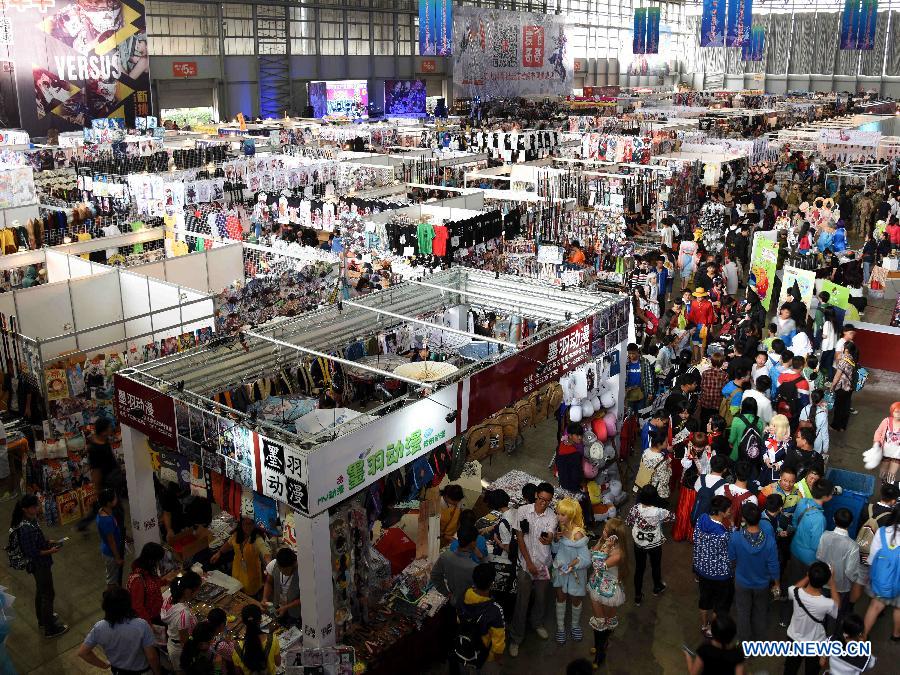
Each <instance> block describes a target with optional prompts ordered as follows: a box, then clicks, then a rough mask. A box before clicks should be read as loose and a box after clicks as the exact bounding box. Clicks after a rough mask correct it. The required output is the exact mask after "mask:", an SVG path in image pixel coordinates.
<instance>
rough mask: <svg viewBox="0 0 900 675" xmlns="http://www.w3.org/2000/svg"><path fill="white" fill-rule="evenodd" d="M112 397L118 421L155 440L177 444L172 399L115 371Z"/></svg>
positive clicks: (172, 444)
mask: <svg viewBox="0 0 900 675" xmlns="http://www.w3.org/2000/svg"><path fill="white" fill-rule="evenodd" d="M115 386H116V397H115V399H114V403H115V412H116V419H117V420H118V421H119V423H120V424H127V425H128V426H130V427H133V428H135V429H137V430H138V431H143V432H144V433H145V434H147V436H148V437H149V438H150V439H151V440H153V441H156V442H157V443H163V444H164V445H167V446H169V447H170V448H177V447H178V439H177V437H176V431H175V402H174V401H173V400H172V397H171V396H167V395H166V394H161V393H160V392H158V391H156V390H155V389H151V388H150V387H147V386H145V385H143V384H141V383H140V382H135V381H134V380H131V379H129V378H127V377H123V376H121V375H119V374H118V373H117V374H116V376H115Z"/></svg>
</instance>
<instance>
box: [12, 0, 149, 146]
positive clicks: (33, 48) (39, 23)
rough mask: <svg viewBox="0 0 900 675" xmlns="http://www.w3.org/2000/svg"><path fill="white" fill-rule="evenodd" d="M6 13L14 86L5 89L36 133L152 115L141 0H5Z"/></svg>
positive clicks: (23, 120)
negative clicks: (106, 119) (101, 121)
mask: <svg viewBox="0 0 900 675" xmlns="http://www.w3.org/2000/svg"><path fill="white" fill-rule="evenodd" d="M5 15H6V18H7V19H8V20H9V22H10V39H11V40H12V42H13V43H14V45H15V47H14V48H13V49H10V50H9V54H10V60H11V61H12V62H13V66H14V70H15V90H14V91H2V92H0V93H2V98H3V99H4V100H13V101H16V100H17V101H18V117H19V123H20V124H19V125H20V126H21V127H23V128H24V129H26V130H27V131H29V132H30V133H31V134H32V135H33V136H34V135H41V136H42V135H45V134H46V132H47V130H48V129H51V128H56V129H59V130H60V131H69V130H74V129H81V128H83V127H86V126H88V127H89V126H90V125H91V120H94V119H100V118H107V117H113V118H121V119H124V120H125V121H126V122H127V126H129V127H133V126H134V119H135V117H136V116H146V115H149V114H150V113H151V112H152V111H151V110H150V74H149V55H148V51H147V33H146V28H145V15H144V2H143V0H55V2H54V1H53V0H34V1H28V2H25V1H21V2H19V1H17V2H7V3H6V11H5ZM7 82H8V80H6V79H0V87H2V88H3V89H8V88H9V86H8V84H7Z"/></svg>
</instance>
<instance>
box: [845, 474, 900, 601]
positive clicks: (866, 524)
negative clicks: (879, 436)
mask: <svg viewBox="0 0 900 675" xmlns="http://www.w3.org/2000/svg"><path fill="white" fill-rule="evenodd" d="M898 497H900V488H898V487H897V486H896V485H892V484H891V483H882V484H881V495H880V499H879V500H878V501H877V502H875V503H874V504H866V505H865V506H864V507H863V508H862V511H860V512H859V523H860V526H859V532H857V534H856V543H857V544H858V545H859V561H860V562H861V563H862V568H861V570H860V582H859V583H860V584H862V585H865V584H867V583H868V582H869V553H870V551H871V547H872V541H873V540H874V539H875V533H876V532H878V528H879V527H881V526H882V525H884V524H885V523H886V522H887V517H888V516H889V515H890V514H891V512H892V511H893V510H894V507H895V506H896V505H897V499H898Z"/></svg>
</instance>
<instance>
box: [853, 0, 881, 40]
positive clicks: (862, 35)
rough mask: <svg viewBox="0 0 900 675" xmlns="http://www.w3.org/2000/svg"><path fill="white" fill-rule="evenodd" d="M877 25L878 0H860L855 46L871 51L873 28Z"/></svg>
mask: <svg viewBox="0 0 900 675" xmlns="http://www.w3.org/2000/svg"><path fill="white" fill-rule="evenodd" d="M877 25H878V0H862V11H861V12H860V14H859V31H858V33H857V39H856V48H857V49H862V50H865V51H871V50H872V49H874V48H875V28H876V27H877Z"/></svg>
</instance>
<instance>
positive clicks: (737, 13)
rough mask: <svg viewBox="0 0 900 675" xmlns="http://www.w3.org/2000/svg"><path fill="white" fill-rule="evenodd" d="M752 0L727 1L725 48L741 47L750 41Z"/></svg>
mask: <svg viewBox="0 0 900 675" xmlns="http://www.w3.org/2000/svg"><path fill="white" fill-rule="evenodd" d="M752 14H753V0H728V28H727V30H726V32H725V46H726V47H742V46H743V45H744V44H745V43H746V42H747V41H748V40H749V39H750V27H751V25H752V24H753V18H752Z"/></svg>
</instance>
